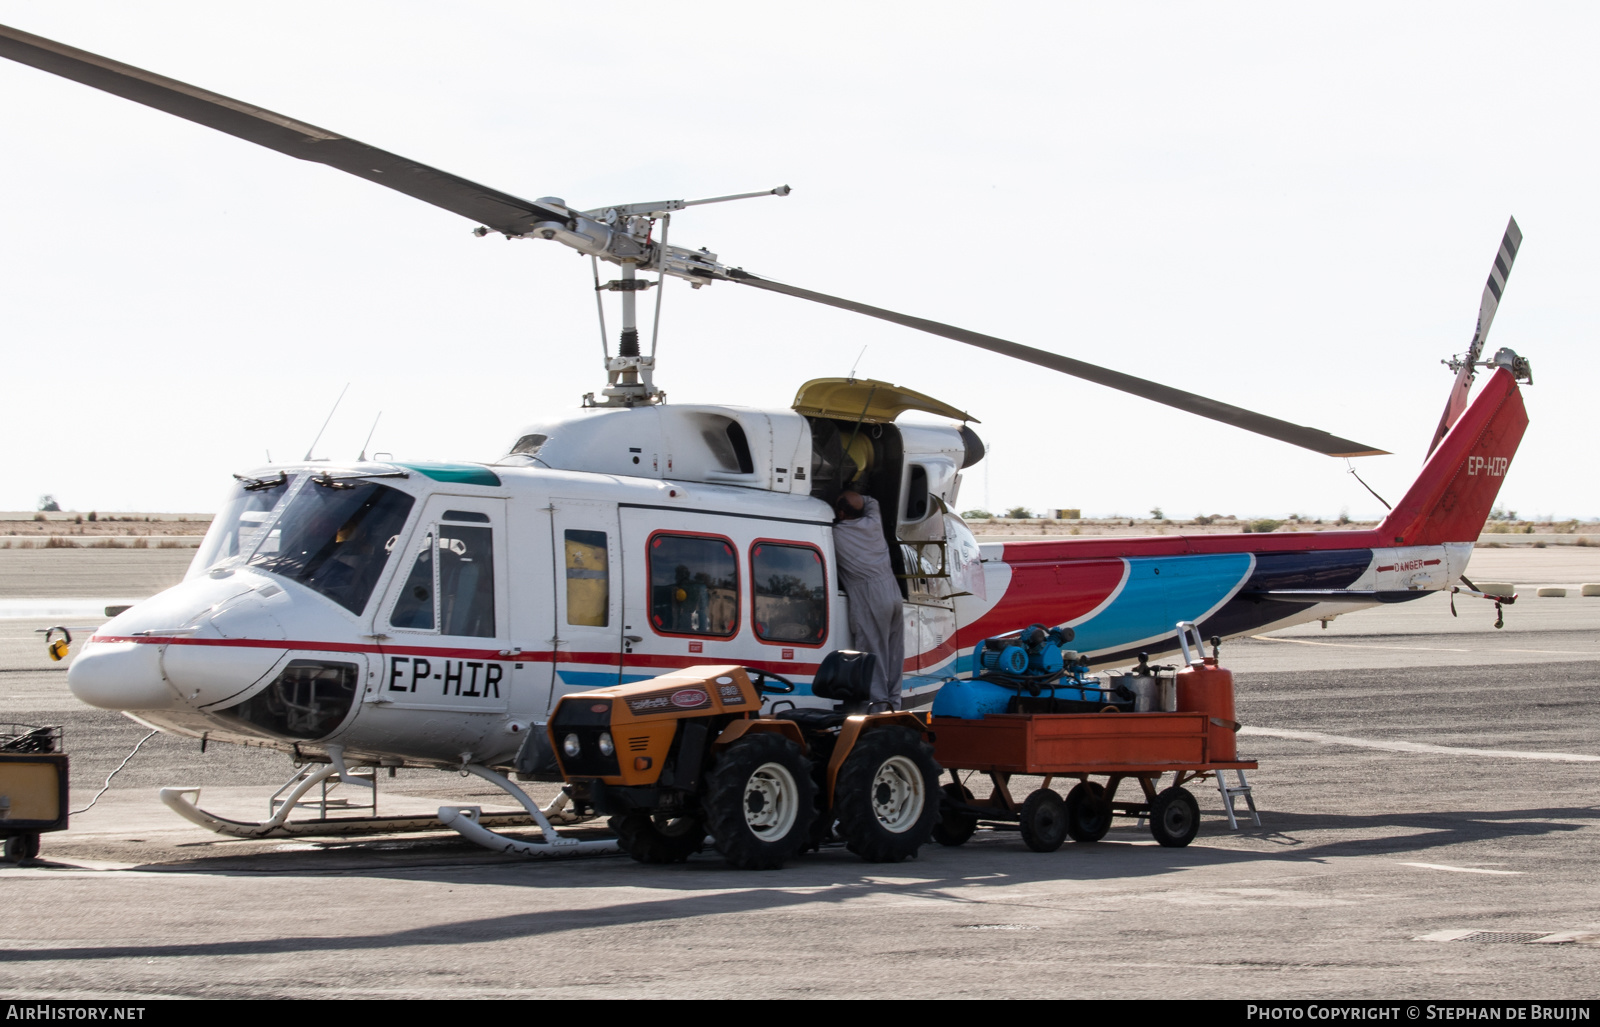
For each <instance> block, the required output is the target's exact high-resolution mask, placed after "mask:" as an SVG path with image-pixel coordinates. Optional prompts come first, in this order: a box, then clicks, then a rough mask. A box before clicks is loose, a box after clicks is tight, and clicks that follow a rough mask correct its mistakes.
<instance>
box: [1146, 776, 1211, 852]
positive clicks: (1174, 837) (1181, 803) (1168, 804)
mask: <svg viewBox="0 0 1600 1027" xmlns="http://www.w3.org/2000/svg"><path fill="white" fill-rule="evenodd" d="M1150 833H1151V834H1152V835H1155V839H1156V841H1158V842H1160V843H1161V844H1162V845H1165V846H1167V847H1168V848H1171V849H1181V848H1183V847H1184V846H1185V845H1188V844H1189V843H1190V842H1192V841H1194V836H1195V835H1197V834H1199V833H1200V804H1199V803H1198V802H1195V801H1194V796H1193V795H1190V794H1189V789H1187V788H1168V789H1167V790H1166V791H1164V792H1162V793H1161V794H1160V795H1157V796H1156V801H1155V802H1152V803H1151V804H1150Z"/></svg>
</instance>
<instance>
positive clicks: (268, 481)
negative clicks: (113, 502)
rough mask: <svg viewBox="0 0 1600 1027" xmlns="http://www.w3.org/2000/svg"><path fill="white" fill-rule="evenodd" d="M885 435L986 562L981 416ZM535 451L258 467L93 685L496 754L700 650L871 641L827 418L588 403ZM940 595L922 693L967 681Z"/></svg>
mask: <svg viewBox="0 0 1600 1027" xmlns="http://www.w3.org/2000/svg"><path fill="white" fill-rule="evenodd" d="M885 428H887V429H888V430H890V431H891V432H892V433H893V434H894V436H895V438H896V440H897V448H898V449H899V450H900V453H899V454H898V455H899V456H900V462H901V464H902V465H903V466H901V467H897V468H895V472H896V473H897V475H898V476H899V477H901V478H904V479H906V480H910V479H911V478H912V477H913V476H914V477H915V480H916V483H917V488H916V494H915V495H914V496H910V495H906V494H905V493H906V492H907V490H906V489H899V490H898V491H899V492H900V493H901V494H902V495H901V500H902V501H901V502H900V504H899V505H900V511H899V513H900V518H899V520H900V521H901V528H900V530H901V533H902V535H903V536H904V535H906V534H907V533H910V534H916V523H915V522H916V521H917V520H918V519H920V520H921V521H922V522H925V524H926V525H927V527H925V528H924V529H923V532H922V533H923V534H925V535H926V536H927V537H929V538H937V539H939V540H940V543H941V544H942V545H944V546H946V547H952V548H953V549H954V550H955V551H956V552H957V554H958V556H959V557H960V559H961V561H962V566H963V567H965V568H967V569H968V570H969V571H972V572H976V573H978V574H981V573H982V572H981V570H980V569H979V563H978V560H979V557H978V548H977V545H976V542H975V541H974V540H973V538H972V536H971V534H970V532H968V531H967V529H966V527H965V525H964V524H962V523H961V522H960V520H959V518H956V517H955V516H954V515H951V514H948V513H946V512H945V503H946V502H947V501H953V500H954V498H955V489H956V487H957V484H958V482H957V472H958V470H959V468H960V465H961V462H962V453H963V441H962V437H961V435H960V429H959V428H958V427H956V426H945V425H921V424H919V425H909V424H908V425H899V426H893V425H889V426H874V425H866V426H865V430H866V431H868V432H874V431H875V432H879V433H880V435H881V433H882V432H883V431H884V429H885ZM730 429H731V440H730ZM741 438H742V440H743V442H742V444H737V443H738V440H740V439H741ZM513 449H520V450H521V452H514V453H512V454H509V455H508V456H506V457H504V458H502V459H501V460H500V461H498V462H496V463H495V464H492V465H486V464H420V463H372V462H365V463H357V464H350V465H344V466H340V465H334V464H328V463H321V462H314V463H303V464H297V465H278V466H273V467H270V468H266V469H258V470H256V471H253V472H252V473H251V475H250V476H249V477H246V478H244V480H243V484H242V485H241V486H240V487H239V488H238V489H237V490H236V491H235V493H234V494H233V495H232V496H231V497H230V501H229V503H228V505H227V507H226V508H225V509H224V511H223V512H222V513H221V514H219V515H218V517H217V519H216V521H215V522H214V524H213V526H212V528H211V531H210V533H209V534H208V536H207V538H206V540H205V542H204V543H203V545H202V547H201V549H200V550H199V552H198V553H197V555H196V557H195V560H194V562H193V565H192V566H191V568H190V571H189V573H188V576H187V577H186V579H185V580H184V582H183V583H181V584H180V585H177V586H175V587H174V588H172V589H169V590H167V591H166V592H163V593H161V594H160V595H158V596H156V597H154V598H152V599H150V600H147V601H146V602H143V603H140V604H138V605H136V606H134V607H133V608H131V609H130V610H128V611H126V612H124V613H123V614H121V615H120V616H118V617H116V618H114V619H113V620H112V621H111V622H109V623H108V624H106V625H105V626H104V627H102V628H101V629H99V631H98V632H97V633H96V634H95V635H94V637H93V638H92V639H91V640H90V641H89V642H88V644H87V645H85V647H84V648H83V650H82V651H81V653H80V654H79V655H78V656H77V658H76V659H75V661H74V663H73V665H72V667H71V670H70V674H69V678H68V680H69V684H70V687H71V688H72V690H73V692H74V693H75V694H76V695H77V696H78V697H79V698H80V699H82V700H84V701H85V702H88V703H90V704H92V705H95V706H100V707H105V708H110V709H117V710H122V711H125V712H127V713H129V714H130V715H132V716H134V717H135V718H136V719H138V720H140V721H143V722H146V723H148V724H150V725H152V726H155V727H159V728H161V729H163V730H166V731H171V732H175V733H179V734H185V735H190V736H195V737H206V738H208V739H210V740H215V741H231V742H238V743H244V744H250V745H264V746H270V747H274V748H279V749H283V750H288V751H292V752H294V753H296V754H297V755H301V756H308V755H310V756H316V755H320V754H321V753H323V752H325V751H326V750H327V748H328V747H329V746H338V747H339V748H340V750H341V751H342V753H343V754H344V756H345V758H347V759H351V760H360V761H361V762H375V763H379V764H383V765H406V764H420V765H435V766H447V765H448V766H455V765H460V764H461V763H462V762H463V761H465V762H469V763H482V764H490V765H492V764H503V763H505V762H507V761H509V760H510V759H511V758H512V757H513V756H514V755H515V754H516V752H517V750H518V748H519V747H520V746H521V744H522V742H523V740H524V739H525V738H526V736H527V732H528V731H529V730H530V728H533V727H534V726H535V725H539V724H542V723H543V722H544V720H545V718H546V714H547V711H548V710H549V709H550V708H551V707H552V706H553V705H554V703H555V701H556V700H557V699H559V698H560V696H561V695H563V694H565V693H567V692H571V691H577V690H584V689H590V688H596V687H601V686H603V685H610V684H615V683H617V682H618V681H631V680H639V679H642V678H646V677H650V676H654V675H656V674H661V673H666V672H667V671H669V670H671V669H673V668H677V667H682V666H686V665H692V664H697V663H738V664H743V665H746V666H749V667H752V668H757V669H763V670H767V671H771V672H776V673H778V674H783V675H785V676H793V677H795V678H796V679H797V680H800V681H804V680H806V679H809V678H810V676H811V671H812V670H813V669H814V668H815V667H816V665H817V664H819V663H820V662H821V660H822V658H823V657H824V656H825V655H826V654H827V653H828V652H830V651H832V650H834V649H840V648H849V647H850V637H849V627H848V616H847V603H848V599H847V597H846V596H844V595H843V593H841V592H840V591H839V588H838V579H837V570H836V568H835V564H834V558H833V540H832V510H831V508H830V506H829V504H828V503H826V502H824V501H823V500H821V499H817V498H813V497H812V496H811V495H810V479H811V477H812V473H813V459H812V431H811V427H810V424H809V423H808V420H807V419H806V418H805V417H802V416H800V415H799V414H796V413H794V412H792V411H757V410H749V409H744V408H735V407H686V406H653V405H652V406H640V407H635V408H590V409H585V410H583V411H581V412H580V413H577V414H575V415H573V416H571V417H568V418H564V419H559V420H556V421H552V422H549V423H546V424H541V425H535V426H533V427H531V428H529V429H527V430H526V431H524V433H523V434H522V436H521V437H520V438H519V440H518V444H517V445H516V446H514V447H513ZM562 465H575V466H579V467H585V466H586V467H587V468H589V469H584V470H576V469H569V468H568V467H566V466H562ZM595 468H598V469H595ZM399 475H404V477H399ZM907 502H909V503H910V504H911V505H912V509H911V513H913V514H916V515H918V517H917V518H912V519H909V520H908V518H907V517H906V509H905V507H906V504H907ZM949 536H953V537H949ZM947 580H948V579H939V581H941V582H943V581H947ZM939 590H940V586H938V585H936V586H935V588H934V589H933V590H931V591H929V590H925V592H927V594H924V595H922V596H921V597H920V601H914V602H911V603H908V604H907V606H906V622H907V635H906V637H907V665H908V667H910V668H911V671H912V673H910V674H908V679H907V681H906V686H907V691H908V693H915V692H916V691H918V690H919V689H921V690H926V689H929V688H932V687H936V686H937V683H938V681H939V680H941V679H942V676H948V668H947V667H946V670H945V672H944V673H943V675H941V673H940V670H939V666H938V665H940V664H943V665H948V664H949V663H950V662H951V660H952V658H953V655H954V653H953V648H952V643H953V640H954V639H953V636H954V627H955V623H956V616H957V615H956V609H955V605H956V602H957V601H958V599H957V598H956V597H953V596H950V595H948V593H949V592H951V591H954V589H952V588H950V587H948V586H943V588H942V591H943V592H945V593H946V594H945V595H936V594H932V593H933V592H936V591H939ZM981 590H982V589H981V586H979V591H981ZM913 599H914V600H918V599H919V597H918V596H917V595H915V594H914V595H913ZM959 599H960V600H965V601H979V602H980V604H981V600H978V599H977V597H976V596H971V595H968V596H962V597H959ZM980 612H981V611H980V610H969V611H967V619H968V620H969V622H970V620H971V619H972V618H973V617H974V616H976V615H977V614H978V613H980ZM924 636H925V637H924ZM924 641H925V642H926V644H924ZM924 652H926V653H928V654H931V655H929V656H928V658H927V659H926V660H924V659H923V655H922V654H923V653H924ZM924 662H926V663H927V671H928V674H927V675H926V676H919V675H918V674H917V673H916V671H917V670H918V669H919V668H921V667H922V665H923V663H924ZM803 691H804V689H803V688H802V693H803ZM801 701H802V702H805V701H806V699H805V697H804V695H803V694H802V696H801Z"/></svg>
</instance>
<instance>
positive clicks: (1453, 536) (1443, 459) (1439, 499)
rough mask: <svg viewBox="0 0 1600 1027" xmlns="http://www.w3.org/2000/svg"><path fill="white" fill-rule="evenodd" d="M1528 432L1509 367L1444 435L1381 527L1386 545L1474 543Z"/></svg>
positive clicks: (1492, 379) (1519, 392)
mask: <svg viewBox="0 0 1600 1027" xmlns="http://www.w3.org/2000/svg"><path fill="white" fill-rule="evenodd" d="M1527 427H1528V411H1527V408H1526V407H1524V406H1523V404H1522V390H1521V389H1519V388H1517V380H1516V378H1515V377H1514V376H1513V375H1512V373H1511V372H1510V371H1508V370H1506V369H1505V368H1500V369H1498V370H1496V371H1495V372H1494V374H1493V375H1492V376H1491V377H1490V378H1489V381H1488V382H1487V383H1485V385H1484V387H1483V391H1481V392H1479V393H1478V398H1477V399H1475V400H1473V402H1472V405H1471V406H1470V407H1468V408H1467V410H1466V411H1465V412H1464V413H1463V414H1462V415H1461V416H1460V417H1459V419H1457V421H1456V422H1455V424H1454V425H1453V426H1452V427H1451V428H1450V429H1449V431H1448V432H1446V434H1445V437H1444V440H1443V441H1442V442H1440V443H1439V445H1438V446H1437V447H1436V448H1435V449H1434V451H1433V454H1432V455H1431V456H1429V457H1428V462H1427V463H1426V464H1424V465H1423V467H1422V473H1421V474H1419V475H1418V476H1417V480H1416V481H1415V482H1413V483H1412V485H1411V488H1410V489H1409V490H1408V491H1407V492H1406V495H1405V498H1404V499H1402V500H1400V502H1398V503H1396V504H1395V506H1394V509H1393V510H1392V511H1390V512H1389V516H1388V517H1385V518H1384V520H1383V523H1382V524H1380V525H1378V534H1379V535H1380V536H1381V537H1382V539H1383V542H1384V544H1386V545H1397V546H1398V545H1407V546H1421V545H1438V544H1439V543H1442V542H1475V541H1477V538H1478V535H1479V533H1481V532H1482V531H1483V525H1484V522H1486V521H1487V520H1488V519H1489V511H1490V510H1491V509H1493V508H1494V501H1495V498H1496V497H1497V496H1499V494H1500V485H1501V483H1502V482H1504V481H1505V475H1506V471H1508V470H1509V469H1510V467H1511V458H1512V456H1513V455H1515V454H1516V451H1517V446H1518V444H1520V443H1521V442H1522V433H1523V432H1524V431H1525V430H1527Z"/></svg>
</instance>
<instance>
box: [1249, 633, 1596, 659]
mask: <svg viewBox="0 0 1600 1027" xmlns="http://www.w3.org/2000/svg"><path fill="white" fill-rule="evenodd" d="M1250 639H1251V641H1255V642H1287V643H1289V644H1291V645H1321V646H1327V647H1328V648H1330V649H1394V650H1397V651H1400V652H1416V653H1541V654H1543V655H1546V656H1594V655H1596V653H1597V652H1600V650H1595V649H1508V648H1505V647H1504V646H1497V645H1492V646H1478V647H1477V648H1473V649H1452V648H1447V647H1445V646H1433V645H1362V644H1361V643H1359V642H1316V641H1313V640H1311V639H1309V638H1273V637H1272V636H1271V635H1251V636H1250Z"/></svg>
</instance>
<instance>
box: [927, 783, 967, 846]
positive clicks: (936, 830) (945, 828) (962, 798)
mask: <svg viewBox="0 0 1600 1027" xmlns="http://www.w3.org/2000/svg"><path fill="white" fill-rule="evenodd" d="M940 790H941V791H942V792H943V793H944V799H945V802H947V803H951V802H959V803H962V804H965V803H969V802H971V801H972V791H971V789H969V788H967V786H966V785H958V784H947V785H945V786H944V788H942V789H940ZM977 830H978V818H977V816H976V815H974V814H972V813H961V812H958V811H956V810H952V809H945V808H944V807H942V806H941V807H940V809H939V822H938V823H937V824H934V825H933V840H934V841H936V842H938V843H939V844H940V845H952V846H953V845H965V844H966V843H967V839H968V838H971V837H972V835H973V833H974V832H976V831H977Z"/></svg>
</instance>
